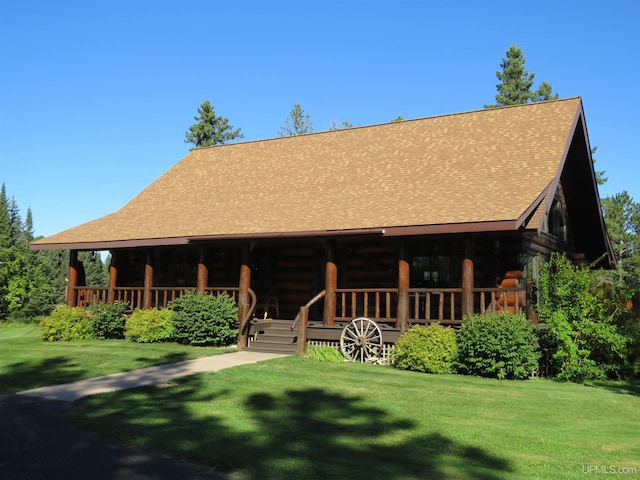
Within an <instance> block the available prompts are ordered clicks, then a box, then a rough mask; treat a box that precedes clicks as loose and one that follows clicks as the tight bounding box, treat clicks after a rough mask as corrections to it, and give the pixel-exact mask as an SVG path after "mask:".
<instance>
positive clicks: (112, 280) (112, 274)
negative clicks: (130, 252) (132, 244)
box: [107, 252, 118, 304]
mask: <svg viewBox="0 0 640 480" xmlns="http://www.w3.org/2000/svg"><path fill="white" fill-rule="evenodd" d="M117 280H118V267H116V254H115V252H111V265H109V287H108V290H107V303H110V304H113V303H115V302H116V282H117Z"/></svg>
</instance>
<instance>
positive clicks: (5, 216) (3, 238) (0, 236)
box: [0, 183, 11, 249]
mask: <svg viewBox="0 0 640 480" xmlns="http://www.w3.org/2000/svg"><path fill="white" fill-rule="evenodd" d="M10 245H11V217H10V216H9V202H8V200H7V191H6V188H5V186H4V183H3V184H2V189H0V249H2V248H7V247H9V246H10Z"/></svg>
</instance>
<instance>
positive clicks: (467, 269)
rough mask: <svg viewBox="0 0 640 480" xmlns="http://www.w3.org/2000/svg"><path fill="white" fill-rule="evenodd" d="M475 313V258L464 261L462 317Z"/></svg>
mask: <svg viewBox="0 0 640 480" xmlns="http://www.w3.org/2000/svg"><path fill="white" fill-rule="evenodd" d="M472 315H473V260H471V259H469V258H465V259H464V260H463V261H462V319H464V318H465V317H471V316H472Z"/></svg>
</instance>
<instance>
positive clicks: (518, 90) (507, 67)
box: [484, 45, 559, 108]
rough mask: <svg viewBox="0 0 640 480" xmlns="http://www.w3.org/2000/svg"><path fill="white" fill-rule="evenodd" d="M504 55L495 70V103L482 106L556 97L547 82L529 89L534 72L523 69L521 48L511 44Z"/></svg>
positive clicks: (491, 106) (489, 106) (499, 105)
mask: <svg viewBox="0 0 640 480" xmlns="http://www.w3.org/2000/svg"><path fill="white" fill-rule="evenodd" d="M506 55H507V56H506V58H503V59H502V63H501V64H500V67H501V68H502V70H498V71H497V72H496V76H497V77H498V80H500V83H499V84H498V85H496V88H497V90H498V93H496V102H497V103H495V104H493V105H485V106H484V108H494V107H502V106H506V105H520V104H523V103H530V102H539V101H544V100H557V99H558V97H559V96H558V94H557V93H556V94H554V93H553V88H552V86H551V84H550V83H549V82H546V81H543V82H542V83H541V84H540V87H539V88H538V90H536V91H532V90H531V88H532V87H533V79H534V78H535V76H536V74H535V73H529V72H528V71H527V70H526V69H525V63H526V59H525V57H524V53H523V52H522V49H520V48H518V47H516V46H515V45H511V46H510V47H509V50H507V52H506Z"/></svg>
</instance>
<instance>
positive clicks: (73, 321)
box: [40, 305, 93, 342]
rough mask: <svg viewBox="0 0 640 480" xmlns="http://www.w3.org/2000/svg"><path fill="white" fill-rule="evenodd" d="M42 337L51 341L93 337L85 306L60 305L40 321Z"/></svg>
mask: <svg viewBox="0 0 640 480" xmlns="http://www.w3.org/2000/svg"><path fill="white" fill-rule="evenodd" d="M40 337H41V338H42V339H43V340H46V341H49V342H54V341H58V340H88V339H90V338H92V337H93V328H92V326H91V321H90V320H89V316H88V315H87V311H86V310H85V309H84V308H81V307H68V306H66V305H59V306H58V307H56V308H55V309H54V310H53V312H51V315H49V316H47V317H44V318H43V319H42V320H41V321H40Z"/></svg>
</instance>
